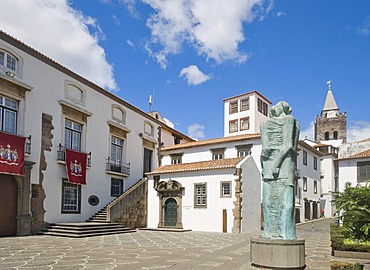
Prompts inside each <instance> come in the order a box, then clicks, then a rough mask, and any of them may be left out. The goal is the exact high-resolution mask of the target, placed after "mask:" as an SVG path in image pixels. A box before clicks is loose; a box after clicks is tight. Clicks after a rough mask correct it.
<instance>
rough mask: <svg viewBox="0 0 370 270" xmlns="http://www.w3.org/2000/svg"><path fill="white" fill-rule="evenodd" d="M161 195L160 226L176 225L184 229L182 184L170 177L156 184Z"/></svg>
mask: <svg viewBox="0 0 370 270" xmlns="http://www.w3.org/2000/svg"><path fill="white" fill-rule="evenodd" d="M155 189H156V190H157V191H158V195H159V221H158V228H163V227H176V228H178V229H182V211H181V209H182V193H183V191H184V188H183V187H182V185H181V184H180V183H179V182H177V181H175V180H171V179H169V180H168V181H161V182H158V183H157V184H156V185H155Z"/></svg>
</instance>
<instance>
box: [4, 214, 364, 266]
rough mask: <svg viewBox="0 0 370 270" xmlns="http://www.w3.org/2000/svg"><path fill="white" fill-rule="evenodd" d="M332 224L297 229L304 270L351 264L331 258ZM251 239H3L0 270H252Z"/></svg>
mask: <svg viewBox="0 0 370 270" xmlns="http://www.w3.org/2000/svg"><path fill="white" fill-rule="evenodd" d="M330 222H332V220H330V219H321V220H319V221H316V222H310V223H306V224H302V225H299V226H297V233H298V236H299V237H300V238H305V239H306V264H307V268H306V269H317V270H320V269H330V268H329V262H330V261H331V260H333V259H335V260H338V261H351V260H345V259H338V258H334V257H332V256H331V255H330V243H329V242H330V241H329V234H328V228H329V223H330ZM250 236H251V235H247V234H222V233H205V232H181V233H179V232H161V231H147V230H138V231H137V232H135V233H126V234H116V235H108V236H96V237H90V238H82V239H81V238H80V239H76V238H64V237H54V236H26V237H3V238H0V269H13V270H15V269H19V270H21V269H22V270H23V269H24V270H25V269H37V270H44V269H45V270H49V269H71V270H74V269H94V270H99V269H127V270H131V269H142V270H146V269H148V270H149V269H194V270H196V269H202V270H203V269H256V268H254V267H252V266H250V261H249V256H250V253H249V239H250ZM362 263H366V262H364V261H362ZM368 263H369V264H368V265H370V262H368Z"/></svg>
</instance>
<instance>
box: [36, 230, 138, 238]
mask: <svg viewBox="0 0 370 270" xmlns="http://www.w3.org/2000/svg"><path fill="white" fill-rule="evenodd" d="M133 232H136V230H133V229H127V230H121V231H107V232H93V233H84V234H75V233H67V232H66V233H62V232H48V231H45V232H41V233H39V234H41V235H50V236H62V237H71V238H82V237H92V236H102V235H110V234H121V233H133Z"/></svg>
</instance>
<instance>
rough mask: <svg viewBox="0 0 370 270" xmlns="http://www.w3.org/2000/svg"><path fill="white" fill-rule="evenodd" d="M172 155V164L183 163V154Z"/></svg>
mask: <svg viewBox="0 0 370 270" xmlns="http://www.w3.org/2000/svg"><path fill="white" fill-rule="evenodd" d="M170 156H171V164H181V163H182V155H170Z"/></svg>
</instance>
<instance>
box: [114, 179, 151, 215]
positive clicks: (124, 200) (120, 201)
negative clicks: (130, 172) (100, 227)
mask: <svg viewBox="0 0 370 270" xmlns="http://www.w3.org/2000/svg"><path fill="white" fill-rule="evenodd" d="M147 180H148V178H146V177H144V178H143V179H141V180H139V181H138V182H136V183H135V184H133V185H132V186H131V187H130V188H129V189H127V190H126V191H125V192H124V193H123V194H122V195H121V196H119V197H118V198H117V199H115V200H114V201H112V202H111V203H110V204H109V205H108V206H107V220H108V222H115V220H117V219H119V218H120V216H121V215H122V212H123V209H124V207H125V206H127V205H128V204H129V203H130V200H131V198H130V197H131V196H130V195H131V193H132V192H134V191H135V190H137V189H138V188H139V187H140V186H143V185H144V184H146V182H147Z"/></svg>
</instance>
